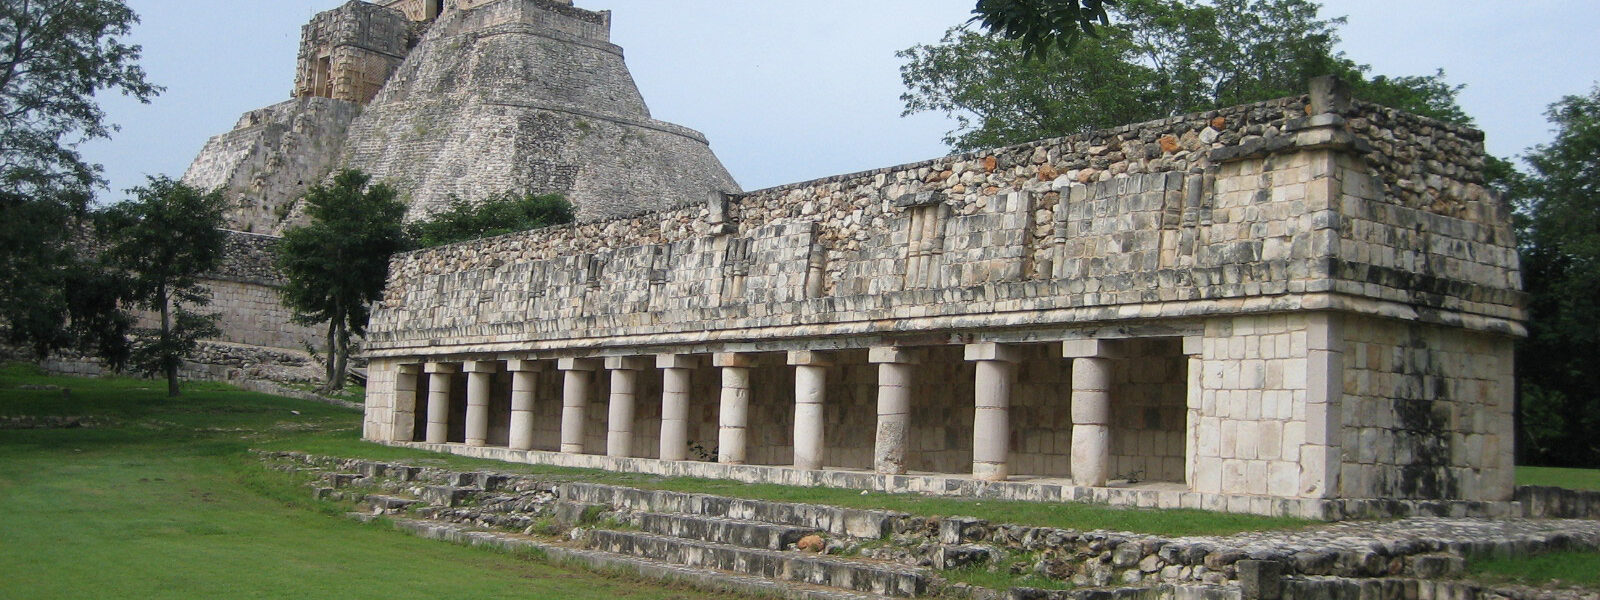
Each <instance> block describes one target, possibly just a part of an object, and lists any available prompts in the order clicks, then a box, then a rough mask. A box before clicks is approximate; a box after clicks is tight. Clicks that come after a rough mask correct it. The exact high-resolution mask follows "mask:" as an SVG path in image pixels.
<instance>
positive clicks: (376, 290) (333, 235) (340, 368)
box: [278, 170, 406, 391]
mask: <svg viewBox="0 0 1600 600" xmlns="http://www.w3.org/2000/svg"><path fill="white" fill-rule="evenodd" d="M370 180H371V177H370V176H368V175H366V174H365V173H362V172H360V171H355V170H346V171H342V172H340V173H339V174H337V175H335V176H334V178H333V181H332V182H331V183H330V184H327V185H324V184H317V185H315V186H312V188H311V189H310V190H309V191H307V192H306V196H305V206H306V214H307V215H309V216H310V217H311V219H312V221H311V224H310V225H307V226H304V227H296V228H293V229H290V230H289V231H287V232H284V235H283V243H282V244H281V245H280V246H279V248H278V268H279V269H281V270H282V271H283V274H284V277H285V278H286V279H287V283H285V284H284V286H283V288H282V289H281V290H280V294H281V296H282V298H283V302H284V304H285V305H286V306H288V307H290V308H291V309H293V310H294V311H295V320H296V321H297V322H300V323H304V324H316V323H327V325H328V334H327V339H326V341H327V344H328V353H327V356H326V358H325V361H324V365H325V367H326V373H327V386H326V389H327V390H330V391H331V390H340V389H343V388H344V381H345V364H346V361H348V360H349V355H350V338H351V337H352V336H356V335H362V334H363V333H365V332H366V328H367V320H368V318H370V317H371V309H370V308H369V307H370V305H371V304H372V303H373V302H376V301H377V300H378V299H379V298H380V297H381V296H382V294H383V285H384V281H385V280H386V279H387V278H388V276H389V256H390V255H392V254H394V253H395V252H398V251H400V250H401V249H402V248H403V246H404V243H405V230H404V227H403V226H402V225H401V222H402V220H403V219H404V218H405V212H406V207H405V204H404V203H402V202H400V201H399V200H397V199H396V193H395V191H394V188H391V187H389V186H388V185H385V184H381V183H380V184H375V185H371V186H368V185H367V183H368V182H369V181H370Z"/></svg>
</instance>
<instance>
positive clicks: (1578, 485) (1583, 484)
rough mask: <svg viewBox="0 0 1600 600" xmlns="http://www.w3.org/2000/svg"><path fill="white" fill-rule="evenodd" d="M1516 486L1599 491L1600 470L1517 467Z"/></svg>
mask: <svg viewBox="0 0 1600 600" xmlns="http://www.w3.org/2000/svg"><path fill="white" fill-rule="evenodd" d="M1517 485H1545V486H1551V487H1562V488H1567V489H1573V490H1594V491H1600V469H1563V468H1559V467H1517Z"/></svg>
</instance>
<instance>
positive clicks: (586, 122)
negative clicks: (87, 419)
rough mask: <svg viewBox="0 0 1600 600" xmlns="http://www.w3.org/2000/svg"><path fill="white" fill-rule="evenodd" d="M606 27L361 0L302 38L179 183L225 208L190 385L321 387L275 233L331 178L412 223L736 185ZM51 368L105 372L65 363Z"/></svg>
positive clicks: (696, 194) (657, 200)
mask: <svg viewBox="0 0 1600 600" xmlns="http://www.w3.org/2000/svg"><path fill="white" fill-rule="evenodd" d="M610 27H611V15H610V13H608V12H591V11H586V10H582V9H579V8H574V7H573V6H572V3H571V1H570V0H386V1H384V2H377V3H367V2H360V1H351V2H347V3H345V4H343V5H342V6H340V7H338V8H336V9H333V10H330V11H326V12H323V13H321V14H318V15H316V16H315V17H314V18H313V19H312V20H311V22H310V23H309V24H307V25H306V26H305V27H304V29H303V31H302V40H301V47H300V56H299V63H298V64H299V67H298V70H297V74H296V76H295V81H294V88H293V92H292V96H293V99H291V100H288V101H285V102H282V103H279V104H275V105H272V106H269V107H266V108H262V109H258V110H253V111H250V112H248V113H245V115H244V116H243V117H241V118H240V119H239V123H238V125H237V127H235V129H234V130H233V131H230V132H228V133H224V134H222V135H219V136H216V137H214V138H212V139H211V140H210V141H208V142H207V143H206V145H205V148H204V149H203V150H202V151H201V152H200V154H199V155H198V156H197V157H196V158H195V160H194V162H193V163H192V164H191V165H190V167H189V169H188V172H187V173H185V175H184V177H183V181H184V182H185V183H188V184H191V185H194V186H195V187H198V188H201V189H206V190H210V189H222V190H223V192H224V194H225V195H226V197H227V198H228V199H229V200H230V202H231V204H232V208H231V209H230V210H229V211H228V213H227V216H228V227H229V228H230V229H231V230H235V231H230V232H229V242H228V251H227V260H226V261H225V264H224V265H223V266H222V267H221V268H220V269H218V270H217V272H215V273H212V274H211V275H210V276H209V277H208V278H207V285H208V286H210V288H211V290H212V292H213V294H214V301H213V303H212V305H211V306H210V307H209V310H212V311H216V312H220V313H221V314H222V316H223V318H222V321H221V324H222V328H223V335H222V336H221V337H219V338H217V339H214V340H209V341H208V342H207V343H206V344H205V345H204V347H203V348H202V350H201V352H200V354H199V355H198V356H196V357H194V358H193V360H192V361H191V363H190V364H189V365H187V369H186V372H187V373H188V374H189V375H192V376H198V377H205V378H223V379H234V380H241V379H242V380H249V379H274V380H309V379H312V378H316V377H319V376H320V375H319V373H320V371H319V370H318V369H317V368H316V367H315V366H314V365H312V364H311V361H310V357H309V355H308V354H307V352H306V349H307V348H308V347H310V348H320V347H321V346H323V345H324V343H323V337H324V335H323V331H322V328H321V327H316V326H312V327H307V326H302V325H298V324H295V323H293V322H292V321H291V319H290V317H291V316H292V314H291V313H290V311H289V310H288V309H286V308H284V307H283V306H281V304H280V303H279V301H278V295H277V288H278V287H279V286H280V285H282V283H283V282H282V278H281V275H280V274H279V273H277V271H276V269H275V267H274V266H273V255H274V254H273V253H274V252H275V248H276V245H277V242H278V239H279V238H277V237H276V235H277V234H281V233H282V231H283V230H284V229H285V228H287V227H289V226H292V225H295V224H299V223H300V222H301V219H300V218H299V215H300V212H299V211H298V209H297V208H296V203H297V201H298V199H299V198H300V197H301V196H302V195H303V194H304V193H305V191H306V190H307V189H308V188H309V187H310V186H311V185H313V184H315V183H317V182H319V181H322V180H324V179H325V178H326V177H327V176H328V175H329V174H331V173H332V172H333V170H335V169H339V168H345V167H353V168H358V169H361V170H363V171H365V172H367V173H369V174H371V175H373V177H374V180H375V181H387V182H390V183H392V184H393V185H394V186H395V187H396V188H397V189H399V190H401V191H402V194H403V196H404V197H405V198H406V199H407V200H408V201H409V202H410V204H411V207H412V210H411V212H410V218H418V217H421V216H423V215H426V214H428V213H430V212H432V211H433V210H435V209H437V208H439V207H440V206H442V205H443V204H444V203H446V202H448V201H449V199H450V198H451V197H452V196H456V197H460V198H462V199H466V200H477V199H482V198H485V197H487V196H490V195H493V194H498V193H503V192H516V193H524V192H527V193H561V194H563V195H564V196H566V198H567V199H568V200H571V201H572V202H573V203H574V204H576V206H577V207H578V212H579V215H580V216H581V217H583V218H588V219H595V218H609V217H613V216H617V215H621V214H629V213H634V212H638V211H639V210H641V209H642V208H643V207H646V206H650V207H659V206H682V205H685V204H690V203H699V202H701V201H703V200H704V198H705V197H706V195H707V194H708V193H711V192H736V191H738V190H739V187H738V185H737V184H736V183H734V181H733V179H732V177H730V176H729V175H728V172H727V170H726V169H724V168H723V166H722V163H721V162H720V161H718V160H717V158H716V156H715V155H713V154H712V153H711V149H710V147H709V146H708V145H707V142H706V139H705V137H704V136H702V135H701V134H699V133H698V132H695V131H692V130H689V129H686V128H683V127H680V126H677V125H673V124H671V123H664V122H661V121H656V120H653V119H651V118H650V111H649V108H647V107H646V106H645V103H644V100H643V98H642V97H641V96H640V94H639V90H638V88H637V87H635V85H634V83H633V78H632V76H631V75H630V74H629V73H628V69H627V66H626V65H625V64H624V61H623V52H622V49H621V48H619V47H617V46H616V45H613V44H611V43H610V41H609V40H610ZM46 366H47V367H48V368H51V369H53V370H56V371H63V372H72V373H85V374H87V373H98V372H99V371H100V370H101V366H100V365H99V364H98V363H95V362H92V361H84V360H78V359H67V358H62V357H57V358H55V359H52V360H50V361H47V363H46Z"/></svg>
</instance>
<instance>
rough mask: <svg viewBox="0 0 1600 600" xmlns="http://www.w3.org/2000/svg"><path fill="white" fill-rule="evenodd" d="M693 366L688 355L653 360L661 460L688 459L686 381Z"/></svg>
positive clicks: (687, 391)
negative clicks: (658, 393) (658, 390)
mask: <svg viewBox="0 0 1600 600" xmlns="http://www.w3.org/2000/svg"><path fill="white" fill-rule="evenodd" d="M696 362H697V361H696V359H695V357H694V356H691V355H688V354H661V355H658V356H656V367H658V368H660V369H661V460H686V459H688V458H689V393H690V377H691V375H692V374H693V373H694V368H695V363H696Z"/></svg>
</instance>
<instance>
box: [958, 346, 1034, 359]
mask: <svg viewBox="0 0 1600 600" xmlns="http://www.w3.org/2000/svg"><path fill="white" fill-rule="evenodd" d="M966 358H967V360H992V361H997V362H1008V363H1014V362H1021V361H1022V356H1021V353H1019V352H1017V347H1016V346H1010V345H1007V344H996V343H994V342H982V343H977V344H967V351H966Z"/></svg>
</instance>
